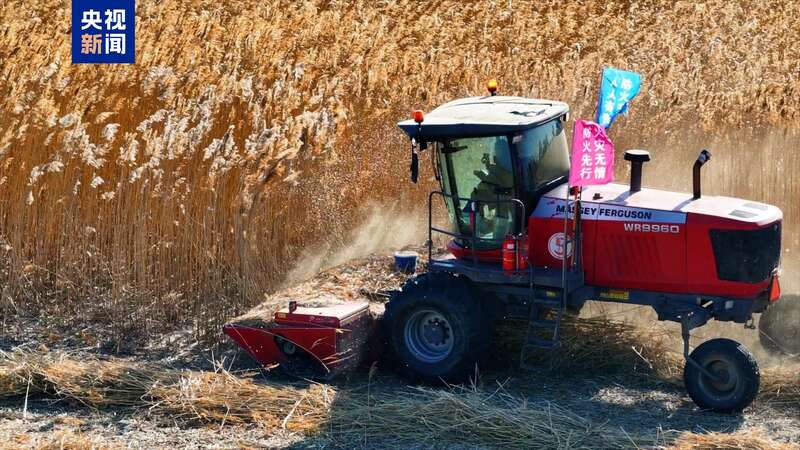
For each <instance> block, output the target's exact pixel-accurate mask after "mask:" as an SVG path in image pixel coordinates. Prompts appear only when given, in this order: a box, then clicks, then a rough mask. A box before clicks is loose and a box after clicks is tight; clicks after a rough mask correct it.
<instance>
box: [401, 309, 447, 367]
mask: <svg viewBox="0 0 800 450" xmlns="http://www.w3.org/2000/svg"><path fill="white" fill-rule="evenodd" d="M403 335H404V338H405V343H406V347H407V348H408V350H409V351H410V352H411V353H412V354H413V355H414V357H415V358H417V359H419V360H420V361H423V362H426V363H436V362H439V361H442V360H444V359H445V358H447V357H448V356H449V355H450V353H451V352H452V351H453V342H454V339H453V332H452V328H451V327H450V322H448V321H447V319H446V318H445V317H444V316H443V315H442V314H440V313H439V312H437V311H435V310H433V309H422V310H419V311H415V312H414V313H413V314H412V315H411V317H409V318H408V320H407V321H406V326H405V330H404V333H403Z"/></svg>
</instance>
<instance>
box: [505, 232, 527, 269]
mask: <svg viewBox="0 0 800 450" xmlns="http://www.w3.org/2000/svg"><path fill="white" fill-rule="evenodd" d="M502 255H503V270H504V271H506V272H516V271H519V270H525V269H527V268H528V240H527V239H526V236H514V235H513V234H508V235H506V237H505V239H504V240H503V249H502Z"/></svg>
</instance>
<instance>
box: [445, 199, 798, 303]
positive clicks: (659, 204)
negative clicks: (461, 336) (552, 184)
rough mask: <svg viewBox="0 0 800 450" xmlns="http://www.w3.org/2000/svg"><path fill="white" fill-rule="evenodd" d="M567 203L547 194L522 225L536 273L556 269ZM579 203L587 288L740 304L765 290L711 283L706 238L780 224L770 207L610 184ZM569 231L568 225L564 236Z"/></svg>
mask: <svg viewBox="0 0 800 450" xmlns="http://www.w3.org/2000/svg"><path fill="white" fill-rule="evenodd" d="M566 197H567V187H566V185H562V186H560V187H558V188H556V189H554V190H552V191H550V192H548V193H547V194H545V195H544V196H542V198H541V199H540V201H539V203H538V205H537V207H536V209H535V210H534V212H533V214H531V216H530V217H529V219H528V237H529V242H528V246H529V255H528V256H529V259H530V261H531V264H533V265H535V266H537V267H550V268H561V266H562V260H561V258H560V255H561V254H562V252H563V232H564V219H563V217H564V216H563V207H564V199H565V198H566ZM571 203H572V202H570V204H571ZM581 203H582V212H581V217H582V220H581V227H582V263H583V269H584V276H585V282H586V284H589V285H594V286H602V287H609V288H620V289H636V290H643V291H655V292H667V293H676V294H703V295H709V296H711V295H714V296H726V297H739V298H755V297H757V296H758V295H760V294H761V293H763V292H765V291H768V290H769V289H770V287H771V283H772V278H768V279H766V280H763V281H762V282H757V283H743V282H733V281H726V280H720V279H718V278H717V268H716V261H715V258H714V252H713V249H712V246H711V240H710V237H709V236H710V234H709V231H710V230H711V229H717V230H755V229H760V228H763V227H766V226H769V225H771V224H774V223H775V222H776V221H780V220H782V218H783V216H782V213H781V211H780V209H778V208H776V207H774V206H770V205H764V204H758V203H754V202H750V201H746V200H740V199H735V198H729V197H718V196H704V197H702V198H700V199H693V198H692V195H691V194H683V193H676V192H668V191H661V190H657V189H642V190H641V191H639V192H636V193H634V194H631V193H630V192H629V187H628V186H627V185H621V184H614V183H612V184H607V185H604V186H591V187H588V188H585V189H584V190H583V193H582V196H581ZM748 205H756V206H757V207H758V208H755V209H754V208H752V206H748ZM735 210H746V211H748V212H749V213H752V217H749V218H746V219H744V218H741V217H736V216H733V215H731V213H732V212H733V211H735ZM572 212H574V209H573V210H571V214H570V217H573V216H574V214H572ZM573 227H574V224H573V221H572V220H569V221H568V229H570V230H571V229H572V228H573ZM449 248H450V251H451V252H452V253H453V255H454V256H456V257H457V258H465V259H468V258H471V257H472V255H471V252H470V251H469V250H468V249H463V248H460V247H458V246H457V245H456V244H454V243H451V245H450V246H449ZM477 256H478V259H479V260H481V261H483V262H500V261H502V256H501V252H500V250H499V249H498V250H495V251H482V252H477ZM571 256H572V248H570V249H569V251H568V257H571Z"/></svg>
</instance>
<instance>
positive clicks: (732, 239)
mask: <svg viewBox="0 0 800 450" xmlns="http://www.w3.org/2000/svg"><path fill="white" fill-rule="evenodd" d="M711 246H712V247H713V248H714V258H715V259H716V262H717V278H719V279H720V280H727V281H740V282H746V283H757V282H759V281H764V280H766V279H768V278H769V277H770V275H772V271H773V270H774V269H775V268H776V267H778V264H779V262H780V257H781V223H780V222H775V223H773V224H771V225H768V226H766V227H764V228H761V229H758V230H749V231H742V230H711Z"/></svg>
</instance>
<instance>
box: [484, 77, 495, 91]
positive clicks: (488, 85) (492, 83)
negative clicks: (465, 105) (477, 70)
mask: <svg viewBox="0 0 800 450" xmlns="http://www.w3.org/2000/svg"><path fill="white" fill-rule="evenodd" d="M486 89H487V90H488V91H489V94H491V95H497V80H495V79H494V78H492V79H491V80H489V81H488V82H487V83H486Z"/></svg>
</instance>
